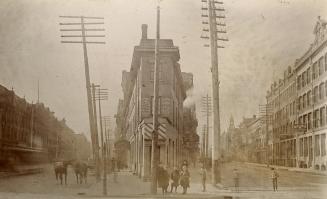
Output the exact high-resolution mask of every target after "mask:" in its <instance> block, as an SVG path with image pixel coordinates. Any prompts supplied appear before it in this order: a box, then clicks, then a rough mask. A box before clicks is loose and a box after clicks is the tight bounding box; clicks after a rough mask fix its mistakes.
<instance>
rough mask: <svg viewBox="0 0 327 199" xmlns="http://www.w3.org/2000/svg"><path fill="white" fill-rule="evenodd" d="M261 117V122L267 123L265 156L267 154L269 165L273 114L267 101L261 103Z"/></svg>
mask: <svg viewBox="0 0 327 199" xmlns="http://www.w3.org/2000/svg"><path fill="white" fill-rule="evenodd" d="M259 112H260V119H261V122H262V123H263V124H264V125H265V127H266V130H265V132H266V133H265V134H266V138H265V156H266V159H265V160H266V164H267V166H268V167H269V146H268V144H269V124H270V117H271V115H272V107H271V106H270V105H269V104H268V103H267V104H264V105H259Z"/></svg>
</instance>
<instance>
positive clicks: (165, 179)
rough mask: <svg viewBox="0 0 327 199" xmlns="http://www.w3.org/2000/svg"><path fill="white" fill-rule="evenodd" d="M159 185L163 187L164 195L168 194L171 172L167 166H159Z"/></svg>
mask: <svg viewBox="0 0 327 199" xmlns="http://www.w3.org/2000/svg"><path fill="white" fill-rule="evenodd" d="M158 185H159V187H161V188H162V195H166V194H167V189H168V186H169V174H168V171H167V167H166V166H164V167H162V166H159V168H158Z"/></svg>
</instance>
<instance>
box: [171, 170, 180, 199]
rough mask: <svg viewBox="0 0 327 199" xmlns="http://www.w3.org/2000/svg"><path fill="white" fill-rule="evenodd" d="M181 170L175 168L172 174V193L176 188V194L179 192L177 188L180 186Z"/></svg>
mask: <svg viewBox="0 0 327 199" xmlns="http://www.w3.org/2000/svg"><path fill="white" fill-rule="evenodd" d="M179 172H180V171H179V170H178V169H177V167H174V170H173V171H172V172H171V174H170V179H171V180H172V182H171V184H170V193H172V192H173V188H175V193H176V192H177V187H178V185H179V177H180V176H179Z"/></svg>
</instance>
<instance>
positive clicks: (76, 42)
mask: <svg viewBox="0 0 327 199" xmlns="http://www.w3.org/2000/svg"><path fill="white" fill-rule="evenodd" d="M61 43H71V44H106V42H104V41H85V42H83V41H61Z"/></svg>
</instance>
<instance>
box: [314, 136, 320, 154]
mask: <svg viewBox="0 0 327 199" xmlns="http://www.w3.org/2000/svg"><path fill="white" fill-rule="evenodd" d="M319 138H320V135H315V154H316V156H319V155H320V142H319Z"/></svg>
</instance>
